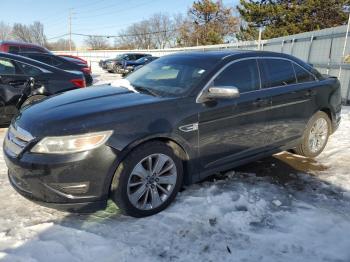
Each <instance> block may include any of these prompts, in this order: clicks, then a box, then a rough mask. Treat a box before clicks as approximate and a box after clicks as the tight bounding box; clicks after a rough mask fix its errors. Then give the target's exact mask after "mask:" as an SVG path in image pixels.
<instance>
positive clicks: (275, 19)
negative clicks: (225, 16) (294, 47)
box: [237, 0, 349, 40]
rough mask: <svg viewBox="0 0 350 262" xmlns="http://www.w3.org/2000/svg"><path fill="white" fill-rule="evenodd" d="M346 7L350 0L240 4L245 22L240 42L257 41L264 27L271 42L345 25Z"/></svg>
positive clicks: (270, 0) (262, 0)
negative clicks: (344, 9)
mask: <svg viewBox="0 0 350 262" xmlns="http://www.w3.org/2000/svg"><path fill="white" fill-rule="evenodd" d="M346 4H349V0H260V1H258V0H240V5H239V6H237V9H238V11H239V13H240V15H241V17H242V19H243V21H242V24H241V30H240V33H239V34H238V38H239V39H241V40H253V39H257V36H258V27H260V26H263V27H264V31H263V38H265V39H268V38H274V37H280V36H285V35H291V34H297V33H302V32H308V31H313V30H320V29H324V28H329V27H334V26H339V25H344V24H346V22H347V14H346V13H344V12H343V6H344V5H346Z"/></svg>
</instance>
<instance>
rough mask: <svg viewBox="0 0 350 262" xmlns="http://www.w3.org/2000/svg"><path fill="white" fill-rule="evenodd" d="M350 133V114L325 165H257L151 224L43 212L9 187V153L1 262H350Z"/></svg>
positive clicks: (1, 194) (2, 180) (285, 161)
mask: <svg viewBox="0 0 350 262" xmlns="http://www.w3.org/2000/svg"><path fill="white" fill-rule="evenodd" d="M97 73H98V74H100V72H97ZM114 78H117V76H116V75H112V74H102V75H101V74H100V75H99V76H98V77H97V79H98V83H102V82H103V81H110V80H113V79H114ZM349 130H350V107H344V108H343V113H342V123H341V126H340V128H339V130H338V131H337V132H336V133H335V134H334V135H333V136H332V137H331V138H330V141H329V143H328V145H327V147H326V149H325V151H324V152H323V153H322V154H321V156H319V157H318V158H317V159H316V160H309V159H305V158H302V157H299V156H296V155H293V154H290V153H281V154H278V155H276V156H274V157H269V158H266V159H263V160H261V161H258V162H255V163H252V164H248V165H246V166H243V167H240V168H237V169H236V170H235V171H230V172H228V173H226V174H225V175H222V176H219V175H217V176H216V177H213V178H212V179H210V180H208V181H206V182H202V183H200V184H196V185H193V186H190V187H188V188H186V189H185V190H184V191H183V192H181V193H180V194H179V195H178V197H177V199H176V201H175V203H174V204H172V205H171V206H170V207H169V208H168V209H167V210H165V211H163V212H161V213H160V214H158V215H155V216H152V217H148V218H143V219H134V218H130V217H126V216H123V215H120V214H119V212H118V209H117V208H116V207H115V205H114V204H113V203H109V205H108V208H107V209H106V210H103V211H99V212H96V213H94V214H90V215H76V214H69V213H63V212H59V211H55V210H52V209H48V208H44V207H41V206H38V205H36V204H34V203H32V202H30V201H28V200H26V199H24V198H23V197H21V196H20V195H18V194H17V193H16V192H15V191H14V190H13V189H12V188H11V187H10V185H9V182H8V180H7V175H6V172H7V170H6V166H5V163H4V160H3V158H2V153H0V261H25V262H34V261H50V262H55V261H113V262H114V261H145V262H146V261H266V262H272V261H293V262H296V261H308V262H310V261H317V262H320V261H328V262H330V261H334V262H336V261H337V262H340V261H344V262H349V261H350V236H349V235H350V171H349V170H350V131H349ZM4 132H5V130H4V129H2V130H1V131H0V136H1V140H2V138H3V135H4ZM1 152H2V150H1Z"/></svg>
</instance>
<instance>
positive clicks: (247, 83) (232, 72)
mask: <svg viewBox="0 0 350 262" xmlns="http://www.w3.org/2000/svg"><path fill="white" fill-rule="evenodd" d="M214 86H235V87H237V88H238V89H239V91H240V92H241V93H244V92H249V91H254V90H258V89H259V88H260V78H259V71H258V66H257V62H256V60H255V59H249V60H244V61H239V62H236V63H234V64H232V65H230V66H229V67H227V68H226V69H225V70H224V71H222V72H221V73H220V75H219V76H218V77H217V78H216V79H215V80H214Z"/></svg>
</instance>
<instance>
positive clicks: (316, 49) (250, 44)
mask: <svg viewBox="0 0 350 262" xmlns="http://www.w3.org/2000/svg"><path fill="white" fill-rule="evenodd" d="M345 34H346V26H338V27H333V28H328V29H323V30H319V31H312V32H306V33H301V34H296V35H289V36H285V37H280V38H273V39H269V40H263V41H262V42H261V44H260V49H261V50H265V51H274V52H282V53H286V54H290V55H293V56H296V57H298V58H300V59H302V60H304V61H305V62H308V63H310V64H312V65H313V66H314V67H316V68H317V69H318V70H319V71H320V72H321V73H323V74H330V75H333V76H337V77H339V79H340V82H341V87H342V89H341V93H342V98H343V100H344V102H345V103H349V102H350V43H349V44H347V46H346V49H345V57H343V56H342V52H343V48H344V43H345ZM225 49H255V50H256V49H259V43H258V42H257V41H246V42H237V43H232V44H223V45H210V46H196V47H185V48H169V49H161V50H160V49H153V50H91V51H71V52H70V51H56V52H55V53H56V54H71V55H77V56H80V57H82V58H84V59H86V60H87V61H89V63H90V64H92V63H98V62H99V61H100V60H101V59H106V58H110V57H115V56H116V55H118V54H122V53H125V52H142V53H150V54H152V55H154V56H163V55H167V54H172V53H176V52H183V51H210V50H225ZM348 55H349V63H347V62H346V61H347V58H348Z"/></svg>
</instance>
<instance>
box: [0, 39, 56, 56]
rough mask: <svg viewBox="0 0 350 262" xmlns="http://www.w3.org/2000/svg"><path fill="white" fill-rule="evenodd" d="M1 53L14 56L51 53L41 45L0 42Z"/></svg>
mask: <svg viewBox="0 0 350 262" xmlns="http://www.w3.org/2000/svg"><path fill="white" fill-rule="evenodd" d="M0 52H5V53H13V54H17V53H20V52H39V53H51V52H50V51H49V50H48V49H46V48H45V47H42V46H40V45H36V44H31V43H24V42H17V41H0Z"/></svg>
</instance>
